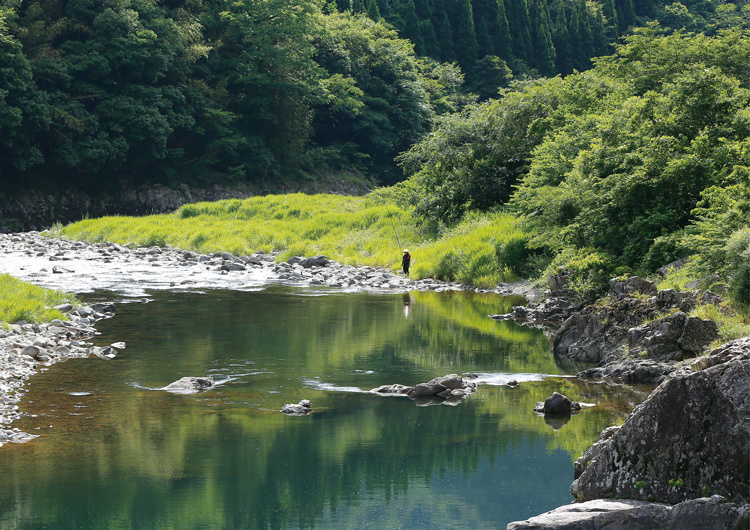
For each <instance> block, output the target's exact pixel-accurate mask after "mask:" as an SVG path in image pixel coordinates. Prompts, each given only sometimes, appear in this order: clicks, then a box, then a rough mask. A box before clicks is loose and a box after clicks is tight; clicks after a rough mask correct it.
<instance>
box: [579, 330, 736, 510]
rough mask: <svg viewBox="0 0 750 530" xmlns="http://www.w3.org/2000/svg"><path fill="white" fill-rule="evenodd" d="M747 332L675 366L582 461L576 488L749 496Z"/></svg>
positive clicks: (598, 492) (611, 493) (645, 494)
mask: <svg viewBox="0 0 750 530" xmlns="http://www.w3.org/2000/svg"><path fill="white" fill-rule="evenodd" d="M748 440H750V337H748V338H744V339H739V340H736V341H732V342H729V343H727V344H725V345H724V346H722V347H721V348H718V349H717V350H714V351H713V352H712V353H711V354H710V355H709V356H708V357H706V358H700V359H698V360H696V361H695V362H693V363H692V364H691V365H689V366H685V367H683V368H681V369H680V370H676V371H675V372H673V373H672V374H671V375H670V376H669V377H668V378H667V380H666V381H664V382H663V383H662V384H661V385H660V386H659V387H658V388H657V389H656V390H655V391H654V392H653V393H652V394H651V395H650V396H649V397H648V399H647V400H646V401H644V402H643V403H642V404H641V405H639V406H638V407H636V409H635V410H634V411H633V413H632V414H631V416H630V417H629V418H628V420H627V421H626V422H625V424H624V425H623V426H622V427H621V428H620V429H619V430H618V431H617V432H616V433H615V434H614V435H613V436H612V437H611V438H609V439H608V440H606V441H604V442H602V443H599V444H596V445H595V446H593V447H592V448H591V449H590V450H589V451H588V452H587V453H586V454H585V455H584V456H583V457H581V459H579V461H578V462H577V468H578V472H577V474H578V473H580V476H579V477H578V478H577V479H576V480H575V481H574V482H573V484H572V485H571V493H572V494H573V495H574V496H575V497H576V499H578V500H581V501H586V500H592V499H600V498H613V497H617V498H626V499H638V500H641V499H648V500H655V501H660V502H668V503H678V502H682V501H685V500H689V499H694V498H698V497H702V496H705V495H707V494H719V495H722V496H724V497H726V498H729V499H732V500H733V501H735V502H737V503H748V502H750V473H749V472H748V470H750V451H748Z"/></svg>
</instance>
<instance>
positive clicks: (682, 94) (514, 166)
mask: <svg viewBox="0 0 750 530" xmlns="http://www.w3.org/2000/svg"><path fill="white" fill-rule="evenodd" d="M748 56H750V39H748V32H747V31H746V30H740V29H734V30H724V31H720V32H719V33H718V34H717V35H716V36H706V35H690V34H687V33H684V32H675V33H672V34H670V35H663V34H661V32H660V28H659V27H658V26H656V25H652V26H650V27H648V28H644V29H641V30H638V31H637V32H636V33H635V34H634V35H632V36H631V37H628V38H627V39H626V42H625V43H624V44H623V45H620V46H618V48H617V52H616V53H615V54H614V55H612V56H609V57H603V58H599V59H596V61H595V67H594V68H593V69H592V70H590V71H588V72H585V73H579V74H574V75H570V76H568V77H566V78H565V79H559V78H555V79H550V80H546V81H538V82H534V83H531V84H529V83H527V84H523V85H517V86H516V87H514V88H515V89H514V90H513V91H510V92H508V93H507V94H506V95H505V96H504V97H502V98H501V99H500V100H498V101H493V102H490V103H486V104H483V105H479V106H475V107H472V108H470V109H469V110H467V111H466V112H465V113H464V114H463V115H461V116H451V117H450V118H446V119H444V120H443V121H441V122H440V126H439V127H438V128H437V129H436V130H435V131H434V132H433V133H431V134H430V135H429V136H428V137H427V138H426V139H425V140H424V141H422V142H421V143H419V144H417V145H416V146H415V147H413V148H412V149H411V150H410V151H409V152H408V153H406V154H405V155H403V156H402V162H403V163H404V165H405V167H406V168H407V170H409V171H410V172H412V173H413V176H412V179H413V189H414V193H413V199H412V200H413V202H414V204H415V206H416V208H417V211H418V212H419V213H420V214H421V215H422V216H423V217H424V219H425V220H426V221H433V222H434V221H435V219H460V218H461V216H462V215H464V213H465V212H467V211H470V210H473V209H483V210H489V209H491V208H493V207H495V206H497V205H498V204H502V203H504V202H506V200H507V198H508V197H511V198H510V204H511V205H512V206H513V207H514V208H515V210H516V211H517V212H518V213H519V214H520V215H521V216H522V217H523V218H524V219H525V226H526V227H527V229H528V233H529V236H528V242H527V247H528V248H532V249H533V248H537V249H540V248H541V249H544V250H545V251H547V252H548V253H549V255H554V256H557V258H556V260H555V262H554V265H555V266H556V267H561V266H566V267H568V268H569V269H573V271H574V272H580V273H581V274H580V275H579V277H580V279H581V281H582V282H584V283H585V284H587V285H590V286H596V285H598V284H600V282H602V281H603V280H605V279H607V278H608V277H609V275H610V274H612V273H613V272H615V271H617V270H618V269H619V272H620V273H622V272H627V271H629V270H640V271H649V270H654V269H655V268H657V267H659V266H662V265H664V264H666V263H668V262H670V261H672V260H673V259H675V258H678V257H680V256H682V255H685V254H687V253H689V252H690V249H689V248H688V247H690V246H691V245H692V246H693V247H694V248H693V250H694V251H698V252H700V253H701V254H702V255H705V261H706V263H712V265H713V266H715V267H719V268H721V269H723V270H725V271H730V269H731V275H732V277H733V278H736V281H737V282H740V283H742V282H743V281H744V280H742V279H741V278H744V276H742V275H743V274H744V275H745V276H747V269H746V268H745V267H744V265H743V266H740V265H739V264H740V263H743V256H745V257H746V255H747V253H748V250H747V249H748V245H747V241H748V239H747V230H746V226H747V222H748V220H750V219H748V216H747V207H746V206H747V199H746V194H747V191H746V190H747V175H748V171H749V170H748V168H749V167H750V165H748V162H750V161H749V160H748V158H747V156H748V138H749V137H750V120H749V118H750V117H749V116H748V111H747V109H748V107H750V77H748V73H747V57H748ZM743 194H744V195H743ZM701 200H703V203H702V204H703V205H704V206H705V207H704V208H702V209H699V210H696V211H695V212H694V209H695V208H696V206H697V205H698V204H699V201H701ZM743 205H744V206H743ZM696 215H698V216H699V218H700V221H699V222H698V223H697V224H696V225H695V226H694V227H693V225H692V223H693V222H694V221H696V220H697V219H698V218H697V217H695V216H696ZM730 221H731V222H730ZM686 227H692V228H691V229H690V231H689V235H688V236H687V238H686V237H684V229H685V228H686ZM696 233H698V234H703V235H702V238H703V239H695V234H696ZM704 240H706V241H710V245H708V244H703V241H704ZM686 241H688V242H687V243H686ZM689 241H692V243H690V242H689ZM698 241H701V243H697V242H698ZM720 249H721V250H720ZM745 263H746V260H745ZM742 271H745V272H742ZM747 283H748V285H750V280H748V281H747ZM743 289H744V288H743ZM746 290H747V291H749V292H750V287H748V288H747V289H746Z"/></svg>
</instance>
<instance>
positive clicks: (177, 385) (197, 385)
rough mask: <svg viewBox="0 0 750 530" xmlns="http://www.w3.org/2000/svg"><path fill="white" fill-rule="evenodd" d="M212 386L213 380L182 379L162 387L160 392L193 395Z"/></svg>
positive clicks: (208, 378)
mask: <svg viewBox="0 0 750 530" xmlns="http://www.w3.org/2000/svg"><path fill="white" fill-rule="evenodd" d="M212 386H214V380H213V379H212V378H210V377H183V378H182V379H178V380H177V381H175V382H174V383H169V384H168V385H167V386H165V387H162V388H161V390H166V391H167V392H174V393H177V394H194V393H195V392H200V391H201V390H206V389H208V388H211V387H212Z"/></svg>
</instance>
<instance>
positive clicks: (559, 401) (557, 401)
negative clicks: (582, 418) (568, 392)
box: [534, 392, 581, 415]
mask: <svg viewBox="0 0 750 530" xmlns="http://www.w3.org/2000/svg"><path fill="white" fill-rule="evenodd" d="M579 410H581V404H580V403H578V402H577V401H571V400H570V399H569V398H568V396H565V395H563V394H560V393H558V392H553V393H552V395H551V396H550V397H548V398H547V399H545V400H544V401H543V402H542V401H538V402H537V404H536V406H535V407H534V412H537V413H540V414H545V415H546V414H570V413H571V412H573V411H579Z"/></svg>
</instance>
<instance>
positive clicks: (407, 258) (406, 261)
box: [401, 248, 411, 276]
mask: <svg viewBox="0 0 750 530" xmlns="http://www.w3.org/2000/svg"><path fill="white" fill-rule="evenodd" d="M409 265H411V254H409V249H406V248H405V249H404V257H403V258H401V267H402V268H403V269H404V274H405V275H406V276H409Z"/></svg>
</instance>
